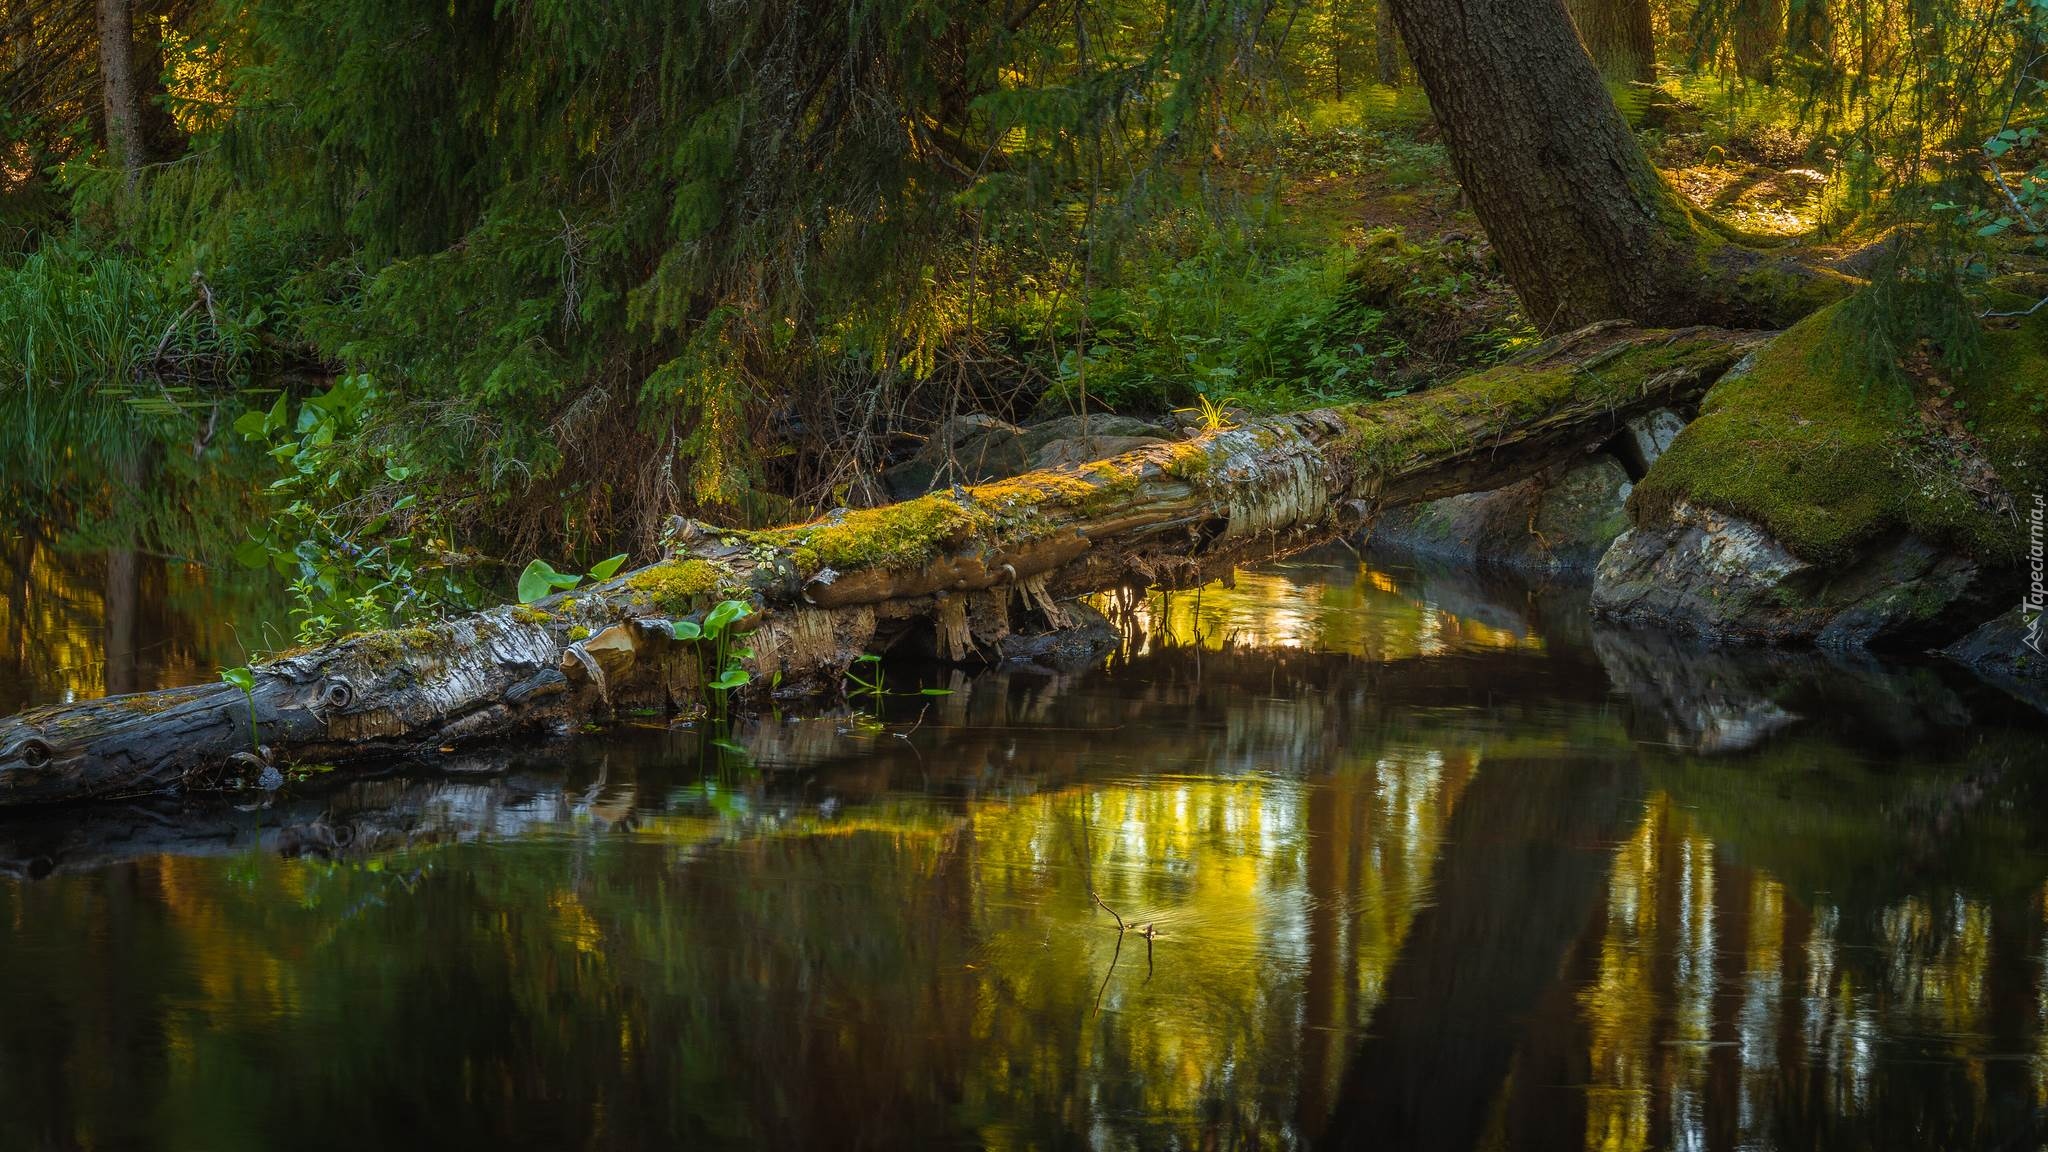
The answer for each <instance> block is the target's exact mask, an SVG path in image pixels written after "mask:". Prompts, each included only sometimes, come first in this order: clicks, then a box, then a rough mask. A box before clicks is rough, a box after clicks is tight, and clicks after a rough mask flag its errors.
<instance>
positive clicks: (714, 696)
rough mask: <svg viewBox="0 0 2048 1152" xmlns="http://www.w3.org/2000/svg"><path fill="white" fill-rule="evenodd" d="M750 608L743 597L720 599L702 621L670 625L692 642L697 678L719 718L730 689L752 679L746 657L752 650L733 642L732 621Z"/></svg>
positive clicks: (678, 636) (679, 636) (749, 612)
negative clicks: (739, 598)
mask: <svg viewBox="0 0 2048 1152" xmlns="http://www.w3.org/2000/svg"><path fill="white" fill-rule="evenodd" d="M753 612H754V610H753V608H752V607H751V606H749V605H748V604H747V602H746V601H744V600H721V601H719V602H718V604H716V605H715V606H713V607H712V609H711V611H709V612H706V613H705V614H704V619H703V620H702V621H697V620H677V621H675V622H674V623H672V624H670V625H669V631H670V632H671V634H673V635H674V636H675V638H676V639H677V640H681V641H683V642H684V643H687V644H690V645H692V651H693V652H695V653H696V657H697V682H698V683H699V684H702V685H703V686H704V689H705V691H706V692H707V693H708V694H709V699H710V700H711V705H712V710H713V712H714V714H715V715H716V716H717V717H718V718H719V719H720V720H723V719H725V712H726V700H727V697H728V696H729V695H730V694H731V692H732V691H733V689H735V688H743V687H745V686H746V685H747V683H748V682H749V681H750V680H752V679H753V676H752V674H750V673H749V672H748V671H747V668H746V661H748V660H751V659H753V658H754V650H753V649H752V648H740V647H735V646H734V644H733V640H734V639H735V634H734V632H733V625H734V624H737V623H739V622H740V621H741V620H744V619H746V618H747V617H748V616H751V615H753ZM707 656H708V657H709V659H708V660H707V659H706V657H707Z"/></svg>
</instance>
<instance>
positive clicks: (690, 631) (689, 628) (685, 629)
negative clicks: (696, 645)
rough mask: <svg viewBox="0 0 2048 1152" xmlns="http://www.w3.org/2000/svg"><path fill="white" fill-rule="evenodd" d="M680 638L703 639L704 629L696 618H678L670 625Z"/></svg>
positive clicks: (671, 629)
mask: <svg viewBox="0 0 2048 1152" xmlns="http://www.w3.org/2000/svg"><path fill="white" fill-rule="evenodd" d="M668 627H669V631H670V632H673V633H675V637H676V639H678V640H702V639H703V638H704V629H703V627H702V626H701V625H699V624H698V623H697V622H696V621H695V620H678V621H676V622H675V623H673V624H671V625H669V626H668Z"/></svg>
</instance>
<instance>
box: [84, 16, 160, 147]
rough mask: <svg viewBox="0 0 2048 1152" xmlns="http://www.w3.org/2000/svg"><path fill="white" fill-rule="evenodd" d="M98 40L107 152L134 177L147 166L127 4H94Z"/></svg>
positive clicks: (130, 21) (130, 17) (132, 22)
mask: <svg viewBox="0 0 2048 1152" xmlns="http://www.w3.org/2000/svg"><path fill="white" fill-rule="evenodd" d="M94 11H95V14H96V19H97V22H98V25H99V38H100V99H101V103H102V104H103V106H104V107H105V110H106V118H107V150H108V151H109V152H111V153H112V154H113V157H114V162H115V163H116V164H119V165H120V166H121V170H122V171H123V172H125V173H127V175H128V183H129V184H130V185H133V184H134V183H135V177H136V175H137V174H138V173H140V172H141V171H142V166H143V165H144V164H145V163H147V162H148V158H147V156H146V155H145V153H144V148H143V141H142V127H143V123H142V89H141V88H140V86H138V85H137V84H136V81H135V33H134V19H133V17H134V13H133V11H132V10H131V9H130V8H129V0H96V4H95V7H94Z"/></svg>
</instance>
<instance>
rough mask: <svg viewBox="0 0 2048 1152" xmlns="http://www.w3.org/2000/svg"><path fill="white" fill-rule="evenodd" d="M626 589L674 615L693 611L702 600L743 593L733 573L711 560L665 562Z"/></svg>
mask: <svg viewBox="0 0 2048 1152" xmlns="http://www.w3.org/2000/svg"><path fill="white" fill-rule="evenodd" d="M626 588H627V589H628V590H629V591H631V592H633V593H635V594H637V595H638V596H641V597H645V599H646V601H647V603H648V605H649V606H650V607H654V608H658V609H660V610H661V611H663V612H666V613H669V614H670V615H672V616H682V615H687V614H688V613H690V612H693V611H695V610H696V608H697V607H698V601H699V600H708V599H712V598H723V597H736V596H740V595H742V594H744V592H745V589H743V588H741V587H739V585H738V581H737V580H736V579H735V578H734V577H733V574H732V573H731V572H730V571H728V570H726V569H724V568H721V567H719V566H718V565H717V564H714V563H712V562H711V561H709V560H698V559H691V560H665V561H663V562H662V563H659V564H652V565H649V566H648V567H646V568H642V569H641V570H640V571H638V572H635V573H633V574H632V575H631V576H628V577H627V578H626Z"/></svg>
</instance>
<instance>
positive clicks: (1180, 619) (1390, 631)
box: [1089, 560, 1544, 661]
mask: <svg viewBox="0 0 2048 1152" xmlns="http://www.w3.org/2000/svg"><path fill="white" fill-rule="evenodd" d="M1352 567H1353V569H1354V570H1353V571H1351V572H1349V573H1346V572H1344V571H1343V570H1342V568H1341V567H1338V566H1334V565H1318V566H1317V567H1316V568H1315V569H1314V573H1315V577H1316V578H1315V579H1313V580H1303V579H1301V578H1300V577H1299V576H1298V575H1293V574H1290V573H1289V572H1288V571H1287V570H1286V569H1284V568H1283V569H1280V570H1277V571H1258V570H1240V571H1239V572H1237V573H1236V574H1235V575H1234V577H1233V579H1232V580H1231V582H1230V583H1228V584H1225V583H1224V582H1222V581H1217V582H1214V583H1210V584H1207V585H1205V586H1203V587H1201V588H1198V589H1194V590H1189V591H1180V592H1158V591H1154V592H1150V593H1147V594H1146V595H1144V596H1142V597H1139V598H1137V599H1136V600H1135V601H1134V602H1132V603H1130V604H1129V606H1128V608H1127V609H1126V608H1124V607H1123V606H1122V605H1121V604H1120V603H1119V601H1118V599H1117V597H1116V596H1115V594H1110V593H1104V594H1102V595H1099V596H1095V597H1091V598H1089V603H1091V604H1092V605H1094V607H1095V608H1096V609H1098V610H1099V611H1102V612H1104V613H1107V614H1109V615H1110V616H1111V617H1112V618H1113V619H1114V618H1118V616H1119V615H1120V614H1122V613H1124V612H1127V613H1128V617H1129V618H1130V619H1131V620H1132V621H1133V622H1134V623H1135V624H1136V625H1137V634H1138V636H1139V638H1140V639H1139V643H1138V646H1137V648H1136V652H1135V654H1136V655H1144V654H1146V653H1149V652H1151V651H1154V650H1155V649H1157V648H1160V647H1181V648H1187V647H1194V648H1202V649H1207V650H1210V651H1215V650H1220V649H1223V648H1232V647H1234V648H1252V649H1296V650H1310V649H1312V650H1315V651H1319V652H1333V653H1341V654H1343V655H1347V656H1359V657H1364V658H1366V659H1370V660H1381V661H1386V660H1401V659H1406V658H1409V657H1416V656H1438V655H1442V654H1444V653H1446V652H1451V651H1503V650H1512V649H1521V650H1526V651H1542V650H1543V646H1544V641H1543V638H1542V637H1541V636H1540V635H1537V634H1536V633H1535V632H1534V631H1533V630H1530V629H1526V628H1524V629H1522V630H1519V631H1518V630H1515V629H1512V628H1507V627H1501V626H1498V625H1495V624H1488V623H1486V622H1483V621H1481V620H1478V619H1475V618H1473V617H1472V616H1471V615H1469V614H1461V613H1459V612H1457V611H1454V610H1452V609H1451V608H1449V607H1446V606H1444V605H1441V604H1439V603H1438V602H1437V601H1435V600H1434V599H1432V598H1431V597H1430V596H1429V595H1428V593H1427V590H1426V588H1425V587H1424V586H1421V585H1419V584H1418V583H1417V582H1416V581H1412V580H1411V581H1409V582H1408V583H1409V587H1407V588H1404V587H1403V585H1402V582H1401V581H1399V580H1397V579H1396V577H1395V576H1394V575H1393V574H1391V573H1388V572H1385V571H1381V570H1379V569H1376V568H1374V567H1372V566H1371V564H1370V563H1368V562H1366V561H1362V560H1361V561H1356V562H1355V564H1353V565H1352Z"/></svg>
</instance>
